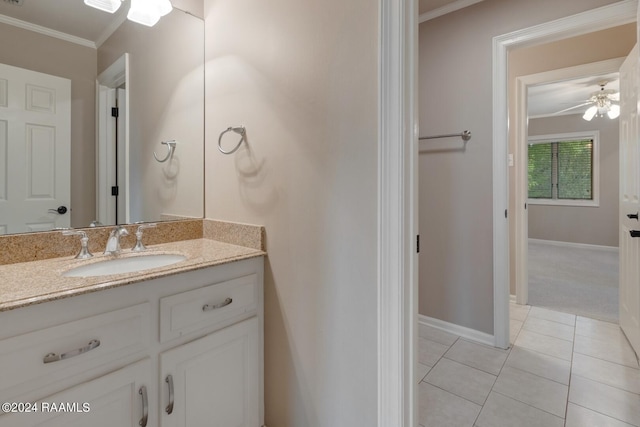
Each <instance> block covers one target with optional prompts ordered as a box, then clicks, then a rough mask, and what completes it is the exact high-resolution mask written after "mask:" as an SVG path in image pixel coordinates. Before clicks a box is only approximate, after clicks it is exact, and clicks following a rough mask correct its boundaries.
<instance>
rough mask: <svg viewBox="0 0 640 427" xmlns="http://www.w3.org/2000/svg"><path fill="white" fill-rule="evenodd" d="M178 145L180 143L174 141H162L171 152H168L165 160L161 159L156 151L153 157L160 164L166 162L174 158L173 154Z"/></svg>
mask: <svg viewBox="0 0 640 427" xmlns="http://www.w3.org/2000/svg"><path fill="white" fill-rule="evenodd" d="M177 143H178V142H177V141H176V140H174V139H173V140H171V141H161V142H160V144H162V145H166V146H167V147H168V148H169V151H167V155H166V156H165V157H164V159H159V158H158V155H157V154H156V152H155V151H154V152H153V157H155V159H156V160H157V161H158V162H160V163H164V162H166V161H167V160H169V158H170V157H173V152H174V151H176V144H177Z"/></svg>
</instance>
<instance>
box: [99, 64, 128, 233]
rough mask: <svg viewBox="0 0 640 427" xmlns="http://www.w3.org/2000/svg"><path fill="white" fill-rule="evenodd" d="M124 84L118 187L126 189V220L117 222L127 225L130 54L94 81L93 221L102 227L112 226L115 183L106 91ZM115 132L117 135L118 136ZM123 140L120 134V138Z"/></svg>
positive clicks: (109, 101) (124, 198) (109, 105)
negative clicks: (121, 181) (122, 163)
mask: <svg viewBox="0 0 640 427" xmlns="http://www.w3.org/2000/svg"><path fill="white" fill-rule="evenodd" d="M123 84H125V89H124V100H120V101H119V102H121V107H122V111H124V117H123V119H124V132H122V133H123V134H124V138H123V139H124V140H123V141H121V142H122V146H123V149H124V165H123V166H122V167H123V168H124V178H125V179H124V181H125V182H124V183H122V184H120V185H121V186H122V187H123V188H125V189H126V192H125V193H124V197H123V198H122V199H123V200H121V202H122V203H123V204H124V212H125V217H124V218H122V219H121V221H120V222H126V223H129V222H131V221H130V218H129V194H128V189H129V179H130V178H129V161H130V160H129V85H130V78H129V54H128V53H125V54H124V55H122V56H121V57H120V58H118V59H117V60H116V61H115V62H114V63H113V64H111V65H110V66H109V67H107V69H106V70H104V71H103V72H102V73H100V75H99V76H98V77H97V79H96V220H98V221H100V222H102V223H103V224H104V225H110V224H114V223H115V222H114V221H113V218H115V201H114V200H113V197H112V196H111V184H110V183H112V182H115V173H116V172H115V163H116V159H115V157H114V156H110V155H109V154H108V147H109V142H110V141H111V138H112V137H114V136H115V134H114V133H113V132H112V131H109V130H108V126H105V123H107V122H108V121H109V119H110V118H111V107H112V106H113V103H112V102H111V101H112V100H111V99H109V96H108V92H107V91H106V90H105V89H117V88H118V87H120V86H122V85H123ZM120 131H121V130H120V129H117V130H116V132H120ZM120 135H121V136H122V134H120Z"/></svg>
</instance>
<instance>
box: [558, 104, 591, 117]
mask: <svg viewBox="0 0 640 427" xmlns="http://www.w3.org/2000/svg"><path fill="white" fill-rule="evenodd" d="M589 104H591V102H585V103H583V104H579V105H574V106H573V107H569V108H565V109H564V110H560V111H556V112H555V113H553V114H552V115H553V116H555V115H557V114H561V113H565V112H567V111H571V110H575V109H576V108H580V107H584V106H585V105H589Z"/></svg>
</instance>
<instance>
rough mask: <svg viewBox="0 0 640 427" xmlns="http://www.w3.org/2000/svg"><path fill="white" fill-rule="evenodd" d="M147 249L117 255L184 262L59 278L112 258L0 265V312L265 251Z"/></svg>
mask: <svg viewBox="0 0 640 427" xmlns="http://www.w3.org/2000/svg"><path fill="white" fill-rule="evenodd" d="M147 248H148V250H147V251H145V252H140V253H132V252H130V251H129V250H126V249H124V250H123V251H122V253H121V254H120V255H118V256H119V257H132V256H140V255H149V254H181V255H185V256H186V257H187V259H186V260H184V261H180V262H178V263H176V264H172V265H169V266H165V267H158V268H153V269H148V270H144V271H140V272H135V273H123V274H114V275H108V276H98V277H63V276H62V273H64V272H65V271H67V270H70V269H72V268H75V267H79V266H82V265H87V264H90V263H95V262H100V261H104V260H107V259H110V258H114V256H113V255H103V254H99V255H98V254H94V257H93V258H91V259H89V260H77V259H75V258H74V257H62V258H53V259H46V260H40V261H31V262H22V263H16V264H8V265H2V266H0V311H7V310H12V309H15V308H20V307H25V306H28V305H33V304H39V303H42V302H47V301H53V300H56V299H61V298H67V297H71V296H75V295H81V294H85V293H89V292H96V291H99V290H104V289H110V288H115V287H118V286H123V285H129V284H132V283H138V282H142V281H145V280H150V279H156V278H159V277H165V276H170V275H173V274H178V273H183V272H187V271H192V270H198V269H201V268H206V267H211V266H214V265H220V264H226V263H229V262H233V261H239V260H243V259H248V258H255V257H259V256H263V255H265V252H263V251H261V250H258V249H252V248H248V247H244V246H237V245H232V244H229V243H222V242H219V241H216V240H210V239H204V238H203V239H194V240H183V241H178V242H171V243H162V244H157V245H153V246H147Z"/></svg>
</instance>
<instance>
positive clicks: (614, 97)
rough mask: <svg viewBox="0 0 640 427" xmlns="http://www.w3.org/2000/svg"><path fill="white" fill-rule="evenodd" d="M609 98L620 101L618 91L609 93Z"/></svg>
mask: <svg viewBox="0 0 640 427" xmlns="http://www.w3.org/2000/svg"><path fill="white" fill-rule="evenodd" d="M609 99H611V100H612V101H620V92H616V93H612V94H611V95H609Z"/></svg>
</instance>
